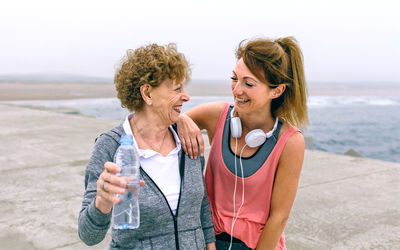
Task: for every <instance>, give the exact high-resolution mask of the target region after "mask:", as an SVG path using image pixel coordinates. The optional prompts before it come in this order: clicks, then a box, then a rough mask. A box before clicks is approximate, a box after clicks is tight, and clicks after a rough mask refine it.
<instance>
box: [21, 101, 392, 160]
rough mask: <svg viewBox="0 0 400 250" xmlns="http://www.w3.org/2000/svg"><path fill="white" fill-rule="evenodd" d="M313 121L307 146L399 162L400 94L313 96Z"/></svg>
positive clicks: (98, 111)
mask: <svg viewBox="0 0 400 250" xmlns="http://www.w3.org/2000/svg"><path fill="white" fill-rule="evenodd" d="M214 101H226V102H233V98H232V97H230V96H191V99H190V101H189V102H187V103H185V104H184V108H183V111H187V110H189V109H190V108H192V107H195V106H197V105H199V104H201V103H206V102H214ZM14 103H16V104H20V105H32V106H38V107H45V108H68V109H71V110H76V112H79V113H81V114H84V115H88V116H94V117H96V118H98V119H104V120H113V121H122V120H123V119H124V118H125V116H126V115H127V114H128V113H129V112H128V110H126V109H124V108H122V107H121V105H120V102H119V100H118V99H117V98H99V99H74V100H51V101H49V100H46V101H18V102H14ZM308 111H309V120H310V125H309V126H308V127H307V128H306V129H304V130H303V134H304V135H305V136H306V138H307V140H306V142H307V148H308V149H313V150H319V151H325V152H331V153H336V154H344V153H346V152H348V151H349V150H354V151H356V152H358V153H359V154H360V155H361V156H363V157H367V158H373V159H378V160H384V161H391V162H400V128H399V127H400V96H395V95H393V96H391V95H390V94H389V95H383V96H382V95H380V96H374V95H370V94H368V95H312V96H310V97H309V98H308Z"/></svg>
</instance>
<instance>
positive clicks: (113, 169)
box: [104, 162, 121, 174]
mask: <svg viewBox="0 0 400 250" xmlns="http://www.w3.org/2000/svg"><path fill="white" fill-rule="evenodd" d="M104 169H105V170H106V171H107V172H109V173H113V174H116V173H120V172H121V168H120V167H119V166H118V165H117V164H115V163H114V162H106V163H104Z"/></svg>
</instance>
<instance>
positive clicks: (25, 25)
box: [0, 0, 400, 83]
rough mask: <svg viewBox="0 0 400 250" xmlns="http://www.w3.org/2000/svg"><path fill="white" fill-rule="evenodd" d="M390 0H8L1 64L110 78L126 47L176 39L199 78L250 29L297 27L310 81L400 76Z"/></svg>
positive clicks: (222, 70) (231, 60) (7, 70)
mask: <svg viewBox="0 0 400 250" xmlns="http://www.w3.org/2000/svg"><path fill="white" fill-rule="evenodd" d="M397 2H398V1H396V0H393V1H389V0H377V1H369V0H356V1H352V0H335V1H320V0H315V1H311V0H310V1H300V0H293V1H281V0H275V1H266V0H261V1H258V0H257V1H253V0H247V1H244V0H242V1H236V0H226V1H225V0H223V1H222V0H212V1H209V0H202V1H199V0H197V1H190V0H186V1H174V0H163V1H151V0H142V1H135V0H128V1H125V0H114V1H111V0H110V1H102V0H79V1H77V0H68V1H67V0H48V1H45V0H35V1H32V0H25V1H18V0H8V1H7V0H2V1H1V3H0V34H1V39H0V74H15V73H47V72H50V73H68V74H69V73H71V74H82V75H89V76H100V77H108V78H112V77H113V75H114V71H115V65H116V64H117V63H118V61H119V60H120V58H121V57H122V56H123V55H124V53H125V51H126V50H127V49H129V48H131V49H134V48H136V47H138V46H141V45H143V44H146V43H150V42H155V43H160V44H166V43H168V42H175V43H177V45H178V50H180V51H181V52H183V53H184V54H185V55H186V56H187V58H188V59H189V61H190V63H191V64H192V69H193V73H192V78H193V79H227V78H229V77H230V74H231V71H232V68H233V66H234V64H235V57H234V50H235V48H236V46H237V45H238V43H239V42H240V41H241V40H243V39H246V38H254V37H270V38H278V37H282V36H294V37H296V38H297V40H298V41H299V44H300V46H301V48H302V50H303V54H304V59H305V70H306V77H307V79H308V80H309V81H314V82H315V81H324V82H349V81H357V82H365V81H368V82H379V81H391V82H399V83H400V48H399V47H400V14H399V10H400V7H399V6H400V5H399V4H398V3H397Z"/></svg>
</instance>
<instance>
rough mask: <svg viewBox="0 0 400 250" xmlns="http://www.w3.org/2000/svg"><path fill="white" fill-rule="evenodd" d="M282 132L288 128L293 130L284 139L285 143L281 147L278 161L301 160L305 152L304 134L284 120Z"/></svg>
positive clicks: (293, 161)
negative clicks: (285, 139)
mask: <svg viewBox="0 0 400 250" xmlns="http://www.w3.org/2000/svg"><path fill="white" fill-rule="evenodd" d="M282 128H284V129H283V131H282V132H283V133H284V132H285V131H287V130H288V129H290V130H293V131H294V132H292V133H291V134H290V136H289V138H288V139H287V141H286V144H285V146H284V148H283V151H282V154H281V157H280V162H291V163H295V162H300V163H302V162H303V159H304V152H305V141H304V136H303V134H302V133H301V132H300V130H298V129H297V128H296V127H293V126H290V125H289V124H287V123H286V122H285V123H284V124H283V126H282ZM296 165H297V164H296Z"/></svg>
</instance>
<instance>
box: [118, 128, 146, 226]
mask: <svg viewBox="0 0 400 250" xmlns="http://www.w3.org/2000/svg"><path fill="white" fill-rule="evenodd" d="M120 143H121V145H120V146H119V148H118V149H117V151H116V153H115V156H114V162H115V163H116V164H117V165H118V166H120V167H121V172H120V173H119V174H117V175H118V176H123V177H124V178H125V179H126V182H127V189H126V191H125V193H124V194H123V195H119V194H116V196H118V197H120V199H121V202H120V203H118V204H115V205H114V207H113V214H112V218H113V228H115V229H134V228H138V227H139V222H140V214H139V203H138V195H139V187H140V186H139V179H140V174H139V155H138V152H137V150H136V147H135V146H134V145H133V137H132V135H123V136H122V137H121V141H120Z"/></svg>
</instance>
